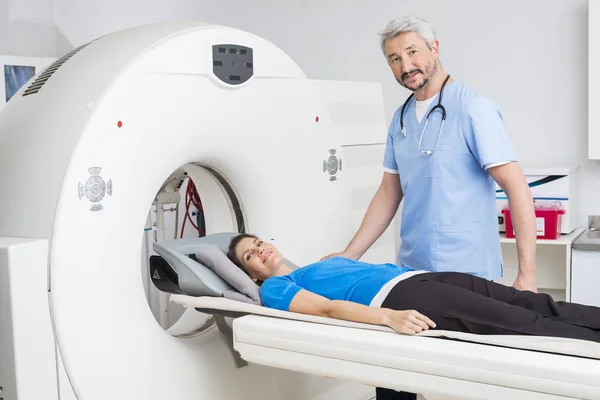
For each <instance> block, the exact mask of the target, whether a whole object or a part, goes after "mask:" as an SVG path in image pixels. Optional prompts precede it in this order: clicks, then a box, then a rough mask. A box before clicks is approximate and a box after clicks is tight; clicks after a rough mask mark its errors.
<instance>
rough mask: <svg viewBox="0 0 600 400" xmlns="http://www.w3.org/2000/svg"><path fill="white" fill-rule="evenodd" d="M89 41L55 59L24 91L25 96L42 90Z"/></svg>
mask: <svg viewBox="0 0 600 400" xmlns="http://www.w3.org/2000/svg"><path fill="white" fill-rule="evenodd" d="M88 44H89V43H86V44H84V45H83V46H79V47H77V48H76V49H73V50H71V51H70V52H68V53H67V54H65V55H64V56H62V57H61V58H59V59H58V60H56V61H54V62H53V63H52V65H50V66H49V67H48V68H47V69H46V70H45V71H44V72H43V73H42V74H40V76H38V77H37V78H36V79H35V80H34V81H33V83H32V84H31V85H29V87H28V88H27V89H26V90H25V91H24V92H23V96H29V95H30V94H36V93H37V92H39V91H40V89H41V88H42V86H44V84H45V83H46V82H47V81H48V79H50V77H51V76H52V75H53V74H54V73H55V72H56V71H57V70H58V69H59V68H60V67H61V66H62V65H63V64H64V63H66V62H67V61H68V60H69V59H70V58H71V57H73V56H74V55H75V54H77V53H78V52H79V50H81V49H83V48H84V47H85V46H87V45H88Z"/></svg>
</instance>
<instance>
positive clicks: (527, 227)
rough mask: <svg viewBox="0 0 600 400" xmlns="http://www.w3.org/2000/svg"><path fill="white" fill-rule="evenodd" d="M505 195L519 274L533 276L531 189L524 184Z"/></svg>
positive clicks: (534, 227) (533, 235) (535, 230)
mask: <svg viewBox="0 0 600 400" xmlns="http://www.w3.org/2000/svg"><path fill="white" fill-rule="evenodd" d="M507 195H508V198H509V207H510V210H511V217H512V218H513V225H514V229H515V236H516V241H517V254H518V257H519V273H521V274H524V275H533V274H535V256H536V247H535V246H536V236H537V227H536V221H535V210H534V207H533V199H532V196H531V189H530V188H529V186H528V185H526V184H525V185H519V186H517V187H516V188H513V190H512V191H511V192H510V193H507Z"/></svg>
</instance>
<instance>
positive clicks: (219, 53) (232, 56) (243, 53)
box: [213, 44, 254, 85]
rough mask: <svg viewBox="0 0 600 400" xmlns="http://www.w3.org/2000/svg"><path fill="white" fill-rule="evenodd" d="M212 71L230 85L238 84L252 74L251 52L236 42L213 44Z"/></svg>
mask: <svg viewBox="0 0 600 400" xmlns="http://www.w3.org/2000/svg"><path fill="white" fill-rule="evenodd" d="M213 73H214V74H215V76H216V77H217V78H219V79H220V80H221V81H223V82H225V83H228V84H230V85H240V84H242V83H244V82H246V81H247V80H248V79H250V77H251V76H252V75H253V74H254V59H253V52H252V49H251V48H250V47H245V46H240V45H237V44H216V45H214V46H213Z"/></svg>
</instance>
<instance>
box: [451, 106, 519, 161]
mask: <svg viewBox="0 0 600 400" xmlns="http://www.w3.org/2000/svg"><path fill="white" fill-rule="evenodd" d="M466 112H467V120H468V122H467V126H466V127H465V129H464V130H463V132H464V136H465V140H466V142H467V145H468V146H469V149H470V150H471V152H472V153H473V155H474V156H475V158H476V159H477V161H478V162H479V165H481V166H482V167H483V168H487V167H488V166H489V165H491V164H497V163H507V162H511V161H517V156H516V154H515V152H514V150H513V147H512V145H511V143H510V140H509V138H508V134H507V133H506V127H505V125H504V118H503V116H502V111H501V110H500V109H499V108H498V107H497V106H496V105H495V104H494V103H493V102H492V101H490V100H489V99H487V98H485V97H476V98H474V99H473V100H472V101H471V103H470V104H469V106H468V108H467V110H466Z"/></svg>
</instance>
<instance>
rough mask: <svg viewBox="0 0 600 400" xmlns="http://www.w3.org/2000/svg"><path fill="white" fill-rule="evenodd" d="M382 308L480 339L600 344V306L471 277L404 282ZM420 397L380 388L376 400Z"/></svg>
mask: <svg viewBox="0 0 600 400" xmlns="http://www.w3.org/2000/svg"><path fill="white" fill-rule="evenodd" d="M382 307H383V308H391V309H395V310H417V311H418V312H420V313H421V314H424V315H426V316H427V317H429V318H430V319H432V320H433V322H435V324H436V328H435V329H440V330H448V331H458V332H467V333H475V334H480V335H536V336H553V337H564V338H572V339H583V340H590V341H593V342H600V308H599V307H592V306H584V305H581V304H575V303H567V302H564V301H554V300H553V299H552V297H550V296H549V295H547V294H545V293H533V292H531V291H527V290H525V291H519V290H516V289H514V288H512V287H509V286H504V285H501V284H498V283H495V282H491V281H488V280H486V279H483V278H479V277H476V276H473V275H469V274H462V273H457V272H435V273H425V274H420V275H415V276H413V277H410V278H408V279H406V280H403V281H400V282H399V283H398V284H397V285H396V286H395V287H394V288H393V289H392V290H391V292H390V293H389V294H388V296H387V297H386V299H385V300H384V301H383V304H382ZM409 399H416V394H412V393H405V392H396V391H393V390H390V389H383V388H377V400H409Z"/></svg>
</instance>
